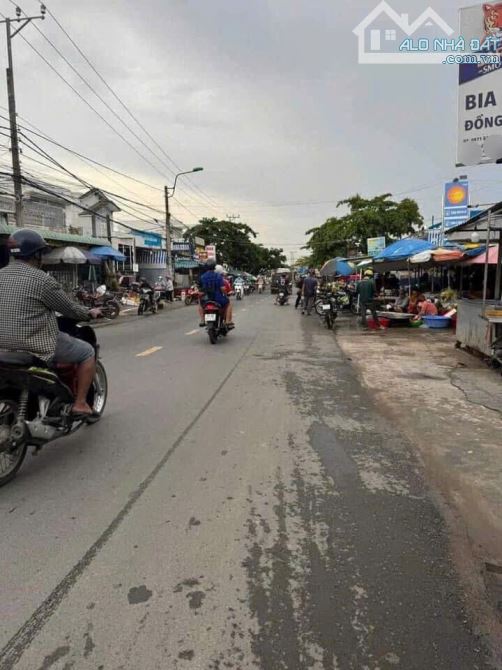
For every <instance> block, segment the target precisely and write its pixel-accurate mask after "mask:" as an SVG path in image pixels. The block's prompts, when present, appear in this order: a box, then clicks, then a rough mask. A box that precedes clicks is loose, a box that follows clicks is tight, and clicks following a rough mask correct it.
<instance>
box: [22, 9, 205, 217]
mask: <svg viewBox="0 0 502 670" xmlns="http://www.w3.org/2000/svg"><path fill="white" fill-rule="evenodd" d="M10 2H12V4H15V3H14V2H13V0H10ZM47 11H48V14H49V16H50V17H51V18H52V19H53V21H54V22H55V23H56V25H57V26H58V27H59V28H60V30H61V31H62V32H63V33H64V34H65V35H66V37H67V38H68V40H69V41H70V42H71V44H72V45H73V46H74V47H75V49H76V50H77V51H78V53H79V54H80V55H81V56H82V58H83V59H84V60H85V62H86V63H87V64H88V65H89V67H90V68H91V69H92V70H93V72H94V73H95V74H96V75H97V76H98V77H99V79H100V80H101V81H102V82H103V84H104V85H105V86H106V88H107V89H108V90H109V91H110V93H111V94H112V95H113V97H114V98H115V99H116V100H117V101H118V102H119V104H120V105H121V106H122V107H123V108H124V109H125V111H126V112H127V114H128V115H129V116H130V117H131V119H132V120H133V121H134V122H135V123H136V124H137V125H138V126H139V127H140V128H141V130H142V131H143V132H144V133H145V135H146V136H147V137H148V138H149V139H150V140H151V141H152V142H153V143H154V145H155V146H156V147H157V148H158V149H160V151H161V152H162V154H163V155H164V156H165V157H166V158H167V160H168V161H169V162H170V163H171V164H172V165H173V166H174V167H175V168H176V170H177V171H178V172H179V171H180V170H181V168H180V167H179V165H177V163H176V162H175V161H174V160H173V159H172V158H171V156H169V154H168V153H167V152H166V151H165V150H164V149H163V147H162V146H161V145H160V144H159V143H158V142H157V140H156V139H155V138H154V137H153V136H152V135H151V134H150V132H149V131H148V130H147V129H146V128H145V126H144V125H143V124H142V123H141V121H139V119H138V118H137V116H135V115H134V114H133V113H132V112H131V110H130V109H129V107H128V106H127V105H126V104H125V102H124V101H123V100H122V98H120V97H119V96H118V95H117V93H116V92H115V91H114V89H113V88H112V87H111V86H110V85H109V84H108V82H107V81H106V79H105V78H104V77H103V76H102V75H101V73H100V72H98V70H97V69H96V67H95V66H94V65H93V63H92V62H91V61H90V60H89V58H88V57H87V56H86V55H85V53H84V52H83V51H82V49H81V48H80V47H79V46H78V44H77V43H76V42H75V40H74V39H73V38H72V37H71V36H70V34H69V33H68V31H67V30H66V29H65V28H64V27H63V25H62V24H61V23H60V21H58V19H57V18H56V16H55V15H54V14H53V12H52V11H51V10H50V9H48V10H47ZM187 179H188V182H189V183H190V184H191V186H192V188H193V189H194V190H196V191H198V192H199V193H201V194H202V196H204V197H205V198H206V200H207V201H208V202H209V203H210V204H212V205H213V203H212V202H211V198H210V197H209V196H208V195H207V194H206V193H205V192H204V191H203V190H202V189H201V188H200V187H199V186H198V185H196V184H195V183H193V182H192V181H191V179H190V177H187Z"/></svg>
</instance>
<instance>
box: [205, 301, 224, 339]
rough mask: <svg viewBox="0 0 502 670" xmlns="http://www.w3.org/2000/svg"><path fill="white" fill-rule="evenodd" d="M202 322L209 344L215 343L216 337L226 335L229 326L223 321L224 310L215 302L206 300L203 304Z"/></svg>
mask: <svg viewBox="0 0 502 670" xmlns="http://www.w3.org/2000/svg"><path fill="white" fill-rule="evenodd" d="M204 323H205V324H206V331H207V334H208V335H209V341H210V342H211V344H216V342H217V341H218V337H220V336H221V337H226V336H227V335H228V331H229V328H228V327H227V325H226V323H225V319H224V310H223V309H222V308H221V307H220V305H218V303H217V302H213V301H208V302H206V304H205V305H204Z"/></svg>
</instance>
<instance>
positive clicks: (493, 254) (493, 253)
mask: <svg viewBox="0 0 502 670" xmlns="http://www.w3.org/2000/svg"><path fill="white" fill-rule="evenodd" d="M497 261H498V247H497V245H496V244H495V245H493V246H491V247H490V249H489V250H488V265H497ZM485 262H486V252H485V253H481V254H479V255H478V256H475V257H474V258H469V260H468V261H466V262H465V263H464V265H484V264H485Z"/></svg>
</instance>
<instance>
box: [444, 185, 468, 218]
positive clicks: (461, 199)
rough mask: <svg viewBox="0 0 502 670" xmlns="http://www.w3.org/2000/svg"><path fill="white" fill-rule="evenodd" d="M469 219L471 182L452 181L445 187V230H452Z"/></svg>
mask: <svg viewBox="0 0 502 670" xmlns="http://www.w3.org/2000/svg"><path fill="white" fill-rule="evenodd" d="M468 218H469V182H468V181H464V180H462V181H450V182H448V183H446V184H445V187H444V200H443V224H444V226H443V230H450V228H454V227H455V226H458V225H460V224H461V223H464V221H467V219H468Z"/></svg>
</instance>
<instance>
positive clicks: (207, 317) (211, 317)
mask: <svg viewBox="0 0 502 670" xmlns="http://www.w3.org/2000/svg"><path fill="white" fill-rule="evenodd" d="M205 320H206V323H210V322H211V321H216V314H206V315H205Z"/></svg>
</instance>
